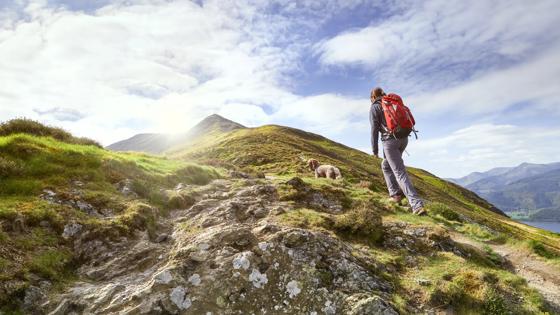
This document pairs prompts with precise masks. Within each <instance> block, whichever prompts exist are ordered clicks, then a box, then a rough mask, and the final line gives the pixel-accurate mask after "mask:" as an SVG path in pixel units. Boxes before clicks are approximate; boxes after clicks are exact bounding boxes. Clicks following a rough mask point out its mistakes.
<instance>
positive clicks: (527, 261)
mask: <svg viewBox="0 0 560 315" xmlns="http://www.w3.org/2000/svg"><path fill="white" fill-rule="evenodd" d="M451 237H452V238H453V240H454V241H455V242H457V243H461V244H465V245H470V246H473V247H476V248H478V249H480V250H483V246H484V244H481V243H479V242H476V241H473V240H471V239H469V238H467V237H465V236H464V235H461V234H458V233H453V234H451ZM486 245H488V246H490V248H492V250H493V251H494V252H496V253H497V254H499V255H500V256H501V257H502V258H503V259H504V260H505V261H506V262H508V263H509V264H510V265H511V269H512V270H511V271H512V272H514V273H516V274H517V275H519V276H521V277H523V278H524V279H525V280H527V283H528V284H529V286H530V287H532V288H534V289H536V290H537V291H539V292H540V293H541V294H542V295H543V296H544V298H545V300H546V302H547V303H548V304H549V305H550V306H551V308H552V309H553V311H554V313H555V314H560V268H558V267H556V266H554V265H552V264H549V263H547V262H545V261H543V260H542V259H540V258H538V257H536V256H535V255H533V254H530V253H528V252H526V251H523V250H520V249H518V248H515V247H512V246H510V245H496V244H486Z"/></svg>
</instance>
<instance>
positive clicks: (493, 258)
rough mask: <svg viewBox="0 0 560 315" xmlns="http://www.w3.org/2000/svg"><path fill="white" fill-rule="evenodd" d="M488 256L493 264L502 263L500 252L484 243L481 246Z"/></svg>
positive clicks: (498, 264)
mask: <svg viewBox="0 0 560 315" xmlns="http://www.w3.org/2000/svg"><path fill="white" fill-rule="evenodd" d="M482 249H483V250H484V252H485V253H486V258H488V259H489V260H490V261H491V262H492V263H493V264H494V265H497V266H500V265H501V264H502V263H503V258H502V256H500V254H498V253H496V252H495V251H494V250H493V249H492V248H491V247H490V246H488V245H484V246H483V247H482Z"/></svg>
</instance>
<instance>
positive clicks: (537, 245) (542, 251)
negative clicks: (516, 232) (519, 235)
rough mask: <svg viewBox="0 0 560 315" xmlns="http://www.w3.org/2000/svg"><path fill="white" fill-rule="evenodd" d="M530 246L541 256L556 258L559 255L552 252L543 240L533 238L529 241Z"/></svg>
mask: <svg viewBox="0 0 560 315" xmlns="http://www.w3.org/2000/svg"><path fill="white" fill-rule="evenodd" d="M529 247H531V249H532V250H533V252H534V253H535V254H537V255H539V256H541V257H544V258H548V259H554V258H558V257H559V256H558V254H556V253H554V252H551V251H550V250H549V249H547V248H546V247H545V246H544V245H543V244H542V243H541V242H538V241H535V240H531V241H529Z"/></svg>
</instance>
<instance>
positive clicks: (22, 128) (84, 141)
mask: <svg viewBox="0 0 560 315" xmlns="http://www.w3.org/2000/svg"><path fill="white" fill-rule="evenodd" d="M18 133H25V134H30V135H34V136H39V137H52V138H55V139H56V140H59V141H62V142H66V143H72V144H81V145H94V146H96V147H99V148H103V146H101V144H99V143H98V142H96V141H95V140H92V139H88V138H78V137H74V136H72V134H71V133H69V132H68V131H66V130H64V129H62V128H58V127H50V126H46V125H43V124H41V123H40V122H38V121H35V120H32V119H27V118H18V119H12V120H9V121H6V122H3V123H2V124H0V136H9V135H12V134H18Z"/></svg>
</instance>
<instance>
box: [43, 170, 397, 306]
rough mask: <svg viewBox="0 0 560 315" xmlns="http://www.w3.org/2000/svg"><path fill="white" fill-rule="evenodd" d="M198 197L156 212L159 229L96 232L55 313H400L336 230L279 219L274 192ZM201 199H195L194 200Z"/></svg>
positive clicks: (72, 230) (265, 187) (255, 187)
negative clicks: (127, 234)
mask: <svg viewBox="0 0 560 315" xmlns="http://www.w3.org/2000/svg"><path fill="white" fill-rule="evenodd" d="M195 196H196V201H195V203H194V204H193V205H192V206H190V207H189V208H187V209H177V210H174V211H172V212H171V214H170V215H169V216H168V217H165V218H163V217H160V218H158V224H157V228H158V231H157V234H158V235H165V236H166V237H165V238H163V239H159V240H157V241H156V240H155V239H153V238H150V237H149V235H148V233H147V232H137V233H136V235H135V236H134V237H133V238H124V237H122V238H117V239H112V240H107V239H104V240H101V239H95V238H91V237H88V234H89V233H91V232H89V231H84V230H83V229H82V228H80V227H78V226H77V225H68V226H67V227H65V234H66V235H67V236H68V239H70V240H72V241H73V242H74V244H75V248H76V249H78V248H82V249H84V250H83V251H82V255H81V256H80V257H81V259H83V261H84V264H83V265H82V266H81V267H80V268H79V277H80V281H79V282H76V283H75V284H74V285H73V286H72V287H70V288H69V289H68V290H66V291H65V292H64V293H62V294H59V295H57V296H55V297H54V298H52V299H51V300H50V301H49V303H48V304H47V305H46V309H47V310H48V312H49V313H50V314H53V315H54V314H72V313H74V314H82V313H86V314H341V313H348V314H396V312H395V310H394V309H393V307H392V306H391V305H390V303H388V302H387V301H389V300H390V294H391V292H392V290H393V288H392V285H391V284H390V283H389V282H387V281H386V280H384V279H383V278H381V277H379V276H378V275H377V274H378V271H377V270H376V269H375V268H372V266H374V265H375V262H372V261H371V258H370V261H368V262H366V261H364V259H363V258H361V257H360V256H355V255H354V254H353V250H352V248H351V247H350V246H349V245H348V244H346V243H344V242H343V241H341V240H340V239H338V238H337V237H334V236H333V235H331V234H327V233H323V232H314V231H309V230H304V229H298V228H292V227H287V226H283V225H280V224H279V223H278V222H277V220H276V219H275V214H276V213H278V212H279V211H278V209H282V211H291V207H292V206H291V205H290V204H289V203H286V202H283V201H280V200H279V197H278V193H277V191H276V188H275V187H274V186H272V185H270V184H268V183H266V182H264V181H259V180H252V179H239V180H235V181H233V180H216V181H214V182H212V183H211V184H209V185H207V186H206V187H203V188H201V189H199V190H198V191H197V193H196V194H195ZM193 198H194V197H193Z"/></svg>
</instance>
